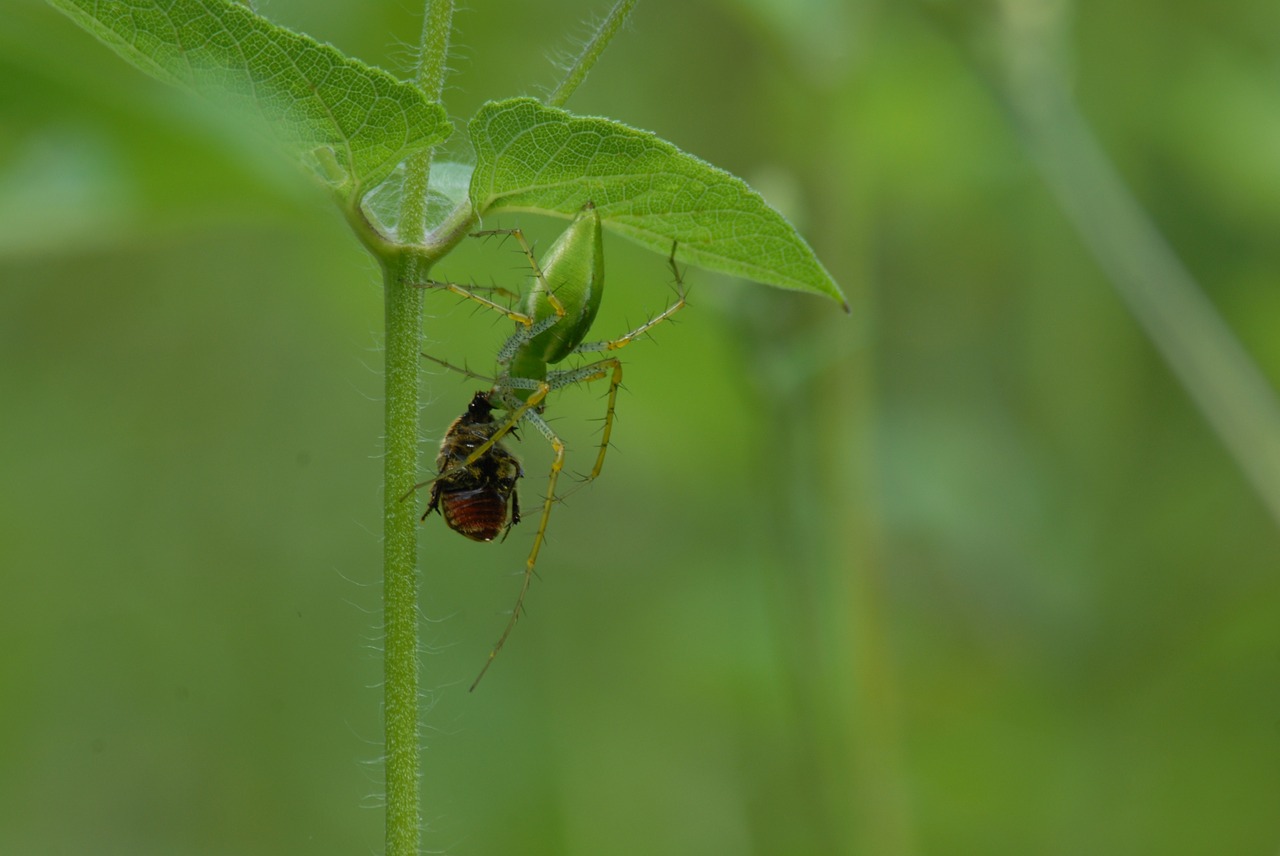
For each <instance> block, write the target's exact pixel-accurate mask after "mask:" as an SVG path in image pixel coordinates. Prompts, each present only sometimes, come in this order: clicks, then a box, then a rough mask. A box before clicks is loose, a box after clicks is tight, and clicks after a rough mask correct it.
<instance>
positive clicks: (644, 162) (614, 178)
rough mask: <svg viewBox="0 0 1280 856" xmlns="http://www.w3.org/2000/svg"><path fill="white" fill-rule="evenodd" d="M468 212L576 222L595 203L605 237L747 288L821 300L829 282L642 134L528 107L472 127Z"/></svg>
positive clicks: (717, 173)
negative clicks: (674, 253)
mask: <svg viewBox="0 0 1280 856" xmlns="http://www.w3.org/2000/svg"><path fill="white" fill-rule="evenodd" d="M470 132H471V143H472V145H473V146H474V147H475V150H476V157H477V159H478V161H477V164H476V171H475V173H474V174H473V175H472V177H471V202H472V204H473V205H474V206H475V208H476V211H477V212H479V213H480V214H484V213H485V212H486V211H490V210H494V209H499V208H510V209H517V210H524V211H538V212H541V213H549V214H560V215H565V216H573V215H574V214H576V213H577V212H578V211H579V210H581V208H582V206H583V205H585V204H586V203H587V202H594V203H595V205H596V210H597V211H598V212H599V213H600V217H601V219H602V220H603V221H604V224H605V226H606V227H608V228H609V229H611V230H613V231H615V232H617V233H618V234H620V235H623V236H624V237H627V238H630V239H631V240H633V241H635V242H636V243H638V244H641V245H642V246H645V247H648V248H649V249H651V250H654V251H655V252H660V253H666V252H669V251H670V249H671V242H672V241H678V242H679V244H680V248H679V252H680V258H681V260H684V261H689V262H692V263H693V264H696V265H698V266H699V267H704V268H707V269H709V270H716V271H721V272H723V273H728V274H732V275H734V276H740V277H743V278H744V279H750V280H754V281H756V282H763V283H766V284H769V285H776V286H779V287H781V288H790V289H795V290H797V291H810V292H815V293H818V294H825V295H827V296H828V297H831V298H833V299H835V300H838V301H840V303H841V304H844V302H845V300H844V295H843V294H841V292H840V288H839V286H837V285H836V283H835V280H833V279H832V278H831V275H830V274H829V273H827V271H826V269H825V268H823V266H822V263H821V262H819V261H818V259H817V257H816V256H815V255H814V254H813V250H811V249H810V248H809V245H808V244H806V243H805V241H804V239H803V238H801V237H800V235H799V234H797V233H796V231H795V229H794V228H792V226H791V224H790V223H788V222H787V221H786V219H785V218H783V216H782V215H781V214H779V213H778V212H777V211H774V210H773V209H772V208H770V207H769V206H768V205H767V204H766V203H765V201H764V199H762V198H761V196H760V194H758V193H756V192H755V191H754V190H752V189H751V188H750V187H748V186H747V184H746V182H744V181H743V180H742V179H740V178H737V177H736V176H733V175H730V174H729V173H727V172H725V171H724V170H722V169H717V168H716V167H714V166H711V165H710V164H708V163H706V162H705V161H702V160H700V159H698V158H696V157H694V156H693V155H691V154H688V153H686V152H682V151H680V150H679V149H678V148H676V147H675V146H673V145H672V144H671V143H668V142H667V141H665V140H662V139H660V138H658V137H657V136H655V135H654V134H651V133H648V132H646V131H638V130H636V129H635V128H629V127H627V126H626V125H624V124H622V123H621V122H615V121H612V120H610V119H599V118H594V117H584V116H574V115H572V114H570V113H567V112H565V111H564V110H559V109H556V108H554V107H546V106H544V105H542V104H540V103H538V102H537V101H535V100H534V99H532V98H512V99H510V100H507V101H497V102H490V103H488V104H485V105H484V106H483V107H481V108H480V111H479V112H478V113H476V115H475V118H474V119H472V120H471V124H470Z"/></svg>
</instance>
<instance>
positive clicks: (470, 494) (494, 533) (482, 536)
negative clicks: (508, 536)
mask: <svg viewBox="0 0 1280 856" xmlns="http://www.w3.org/2000/svg"><path fill="white" fill-rule="evenodd" d="M440 512H441V514H443V515H444V522H445V523H447V524H449V528H450V529H452V530H453V531H454V532H459V533H461V534H463V535H466V536H467V537H468V538H470V539H471V540H472V541H492V540H493V539H494V538H497V537H498V536H499V535H500V534H502V531H503V530H504V529H505V528H506V526H507V496H505V495H503V494H502V493H500V492H498V491H495V490H493V489H492V488H489V487H483V488H480V489H478V490H467V491H457V492H451V493H443V494H441V496H440Z"/></svg>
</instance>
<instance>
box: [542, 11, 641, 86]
mask: <svg viewBox="0 0 1280 856" xmlns="http://www.w3.org/2000/svg"><path fill="white" fill-rule="evenodd" d="M635 5H636V0H618V2H617V3H615V4H613V8H612V9H610V10H609V14H608V16H607V17H606V18H605V19H604V20H603V21H602V22H601V23H600V26H599V28H598V29H597V30H596V34H595V35H594V36H592V37H591V41H589V42H587V43H586V45H584V46H583V48H582V53H580V54H578V58H577V59H576V60H575V61H574V63H573V65H571V66H569V68H568V69H567V72H566V74H565V76H564V79H563V80H561V81H560V85H559V86H557V87H556V89H555V91H554V92H552V93H551V94H550V95H548V96H547V102H546V103H547V104H549V105H551V106H552V107H563V106H564V102H566V101H568V100H569V96H570V95H572V94H573V92H574V90H576V89H577V88H578V85H579V84H580V83H582V81H584V80H586V78H587V73H588V72H589V71H591V67H592V66H594V65H595V64H596V60H598V59H599V58H600V54H602V53H604V49H605V48H607V47H608V46H609V42H610V41H611V40H612V39H613V37H614V36H615V35H617V32H618V30H619V29H620V28H621V27H622V24H623V22H624V21H626V20H627V16H628V15H630V14H631V10H632V9H633V8H634V7H635Z"/></svg>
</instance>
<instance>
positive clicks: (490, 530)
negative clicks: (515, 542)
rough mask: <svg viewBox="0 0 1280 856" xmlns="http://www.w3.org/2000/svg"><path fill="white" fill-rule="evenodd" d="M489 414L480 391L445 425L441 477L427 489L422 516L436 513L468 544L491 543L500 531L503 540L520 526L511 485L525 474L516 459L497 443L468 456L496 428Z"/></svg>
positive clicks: (438, 458) (517, 502)
mask: <svg viewBox="0 0 1280 856" xmlns="http://www.w3.org/2000/svg"><path fill="white" fill-rule="evenodd" d="M492 413H493V405H492V404H490V403H489V393H487V392H486V391H484V390H480V391H479V392H477V393H476V394H475V397H473V398H472V399H471V404H469V405H468V406H467V412H466V413H464V414H462V415H461V416H459V417H458V418H457V419H455V420H454V421H453V424H452V425H450V426H449V430H448V431H446V432H445V435H444V439H443V440H442V441H441V442H440V454H439V455H438V456H436V469H437V470H438V471H439V472H440V473H441V475H440V477H439V478H438V479H436V481H435V482H433V483H432V485H431V501H430V502H429V503H428V504H427V510H426V511H425V512H423V514H422V519H423V520H426V519H427V515H429V514H430V513H431V512H433V511H439V512H440V516H441V517H443V518H444V522H445V523H447V524H448V525H449V528H450V529H452V530H453V531H454V532H458V533H460V534H462V535H466V536H467V537H468V538H470V539H471V540H473V541H492V540H493V539H494V538H496V537H498V534H499V533H501V534H502V537H503V538H506V536H507V533H508V532H510V531H511V527H512V526H515V525H516V524H517V523H519V522H520V494H519V492H518V491H517V490H516V482H517V481H518V480H519V479H520V477H521V476H523V475H524V470H523V469H521V468H520V461H519V459H518V458H516V456H515V455H513V454H511V452H509V451H507V448H506V447H505V446H503V445H502V443H501V442H496V443H494V444H493V445H492V446H490V447H489V448H488V450H486V451H485V452H484V453H483V454H481V455H480V457H478V458H475V459H474V460H469V457H468V456H470V455H471V453H472V452H474V451H475V450H476V449H477V448H479V447H480V446H481V445H483V444H484V443H485V442H486V441H488V440H489V439H490V438H491V437H492V436H493V434H494V432H495V431H497V430H498V423H497V422H495V421H494V419H493V415H492ZM508 507H510V510H511V522H509V523H508V522H507V509H508Z"/></svg>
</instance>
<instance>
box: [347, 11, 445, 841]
mask: <svg viewBox="0 0 1280 856" xmlns="http://www.w3.org/2000/svg"><path fill="white" fill-rule="evenodd" d="M452 19H453V0H427V4H426V11H425V14H424V16H423V26H422V47H421V50H420V53H419V58H418V59H419V66H418V74H417V84H418V86H419V87H420V88H421V89H422V91H423V92H424V93H426V95H427V97H428V98H431V99H433V100H438V99H439V97H440V90H441V88H442V87H443V85H444V75H445V63H446V61H447V59H448V48H449V31H450V27H451V24H452ZM430 177H431V153H430V152H422V153H420V154H417V155H414V156H413V157H411V158H409V160H408V161H407V162H406V164H405V178H404V185H403V189H402V193H401V205H400V217H399V222H398V224H397V232H398V235H397V237H398V239H399V243H400V244H401V245H406V244H417V243H420V242H421V241H422V237H423V231H424V228H425V225H426V201H427V186H428V182H429V180H430ZM357 213H358V205H357ZM360 219H363V217H361V218H360ZM356 225H359V224H358V223H357V224H356ZM366 225H367V224H366ZM359 231H360V230H359V229H357V232H359ZM366 245H368V241H366ZM371 249H375V248H374V247H371ZM378 249H383V250H385V249H387V248H386V247H381V248H378ZM378 255H379V257H380V260H381V261H382V271H383V288H384V304H385V322H384V323H385V346H384V347H385V359H386V368H385V376H384V407H385V408H386V415H385V420H384V426H383V430H384V438H385V439H384V442H385V449H384V455H383V491H384V493H383V500H382V502H383V518H382V524H383V592H382V596H383V639H384V645H385V651H384V654H383V656H384V662H383V717H384V721H385V741H386V745H385V749H384V759H385V761H384V763H385V776H386V800H387V807H386V809H387V819H386V854H387V856H418V853H419V851H420V848H421V838H422V807H421V774H420V770H421V756H422V750H421V746H420V744H419V741H418V735H419V724H418V722H419V719H418V714H419V711H418V681H419V674H418V669H419V662H418V576H417V564H418V533H417V526H416V523H417V521H416V519H415V518H416V516H417V515H416V514H415V510H416V504H415V503H412V502H407V501H404V500H403V497H404V495H405V494H406V493H408V492H409V491H410V490H411V489H412V486H413V484H414V482H415V481H416V479H417V473H418V394H419V389H418V387H419V371H418V368H419V359H418V353H419V351H420V350H421V348H420V342H421V338H422V290H421V289H418V288H414V287H413V286H412V285H411V284H410V283H413V282H417V281H420V280H422V279H425V278H426V275H427V272H428V269H429V267H430V262H429V260H428V259H427V257H426V256H425V255H424V254H422V253H421V252H411V251H402V252H395V253H388V252H381V253H378Z"/></svg>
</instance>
